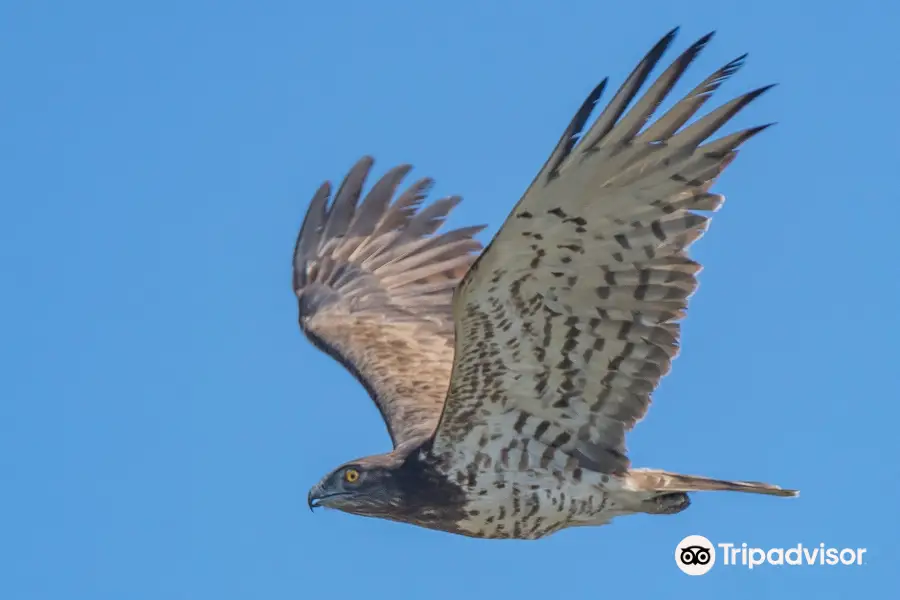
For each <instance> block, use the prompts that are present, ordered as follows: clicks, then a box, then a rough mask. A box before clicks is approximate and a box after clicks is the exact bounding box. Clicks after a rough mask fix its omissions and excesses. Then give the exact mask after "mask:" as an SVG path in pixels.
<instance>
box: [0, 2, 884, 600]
mask: <svg viewBox="0 0 900 600" xmlns="http://www.w3.org/2000/svg"><path fill="white" fill-rule="evenodd" d="M688 6H689V8H688ZM898 22H900V9H898V8H897V5H896V3H894V4H892V3H888V2H884V1H883V0H878V1H876V0H868V1H867V0H857V1H855V2H836V3H821V2H784V1H778V2H774V1H770V0H759V1H757V2H731V1H723V0H716V1H706V0H703V1H696V2H691V3H690V4H689V5H688V4H686V3H677V2H640V3H637V2H635V3H627V2H587V1H585V2H559V3H555V2H554V3H550V2H534V1H531V2H525V1H520V2H512V1H510V2H475V1H471V2H468V1H467V2H463V1H457V2H450V3H440V4H439V3H432V4H430V5H428V6H426V5H425V3H414V2H390V1H388V2H379V3H376V2H361V1H349V0H346V1H344V2H334V3H309V2H307V3H303V2H286V1H260V2H254V3H250V2H244V3H240V2H223V1H218V2H212V1H205V2H204V1H196V0H195V1H188V0H179V1H177V2H174V1H167V0H158V1H156V2H129V3H124V2H101V1H96V0H93V1H88V0H85V1H83V2H77V3H76V2H68V3H63V2H45V1H40V0H28V1H25V0H6V1H5V2H3V3H2V5H0V72H2V74H3V75H2V77H3V83H2V89H3V91H2V93H0V115H2V116H0V169H2V177H0V197H2V201H3V204H2V206H3V221H4V223H5V227H4V231H3V235H2V236H0V261H2V263H0V264H2V273H3V277H2V280H3V293H2V296H0V303H2V308H3V310H2V317H0V318H2V332H3V333H2V339H3V343H2V344H0V365H2V367H0V368H2V377H0V398H2V400H0V481H2V491H0V597H2V598H4V599H8V600H32V599H34V600H36V599H54V600H56V599H59V598H79V599H81V598H83V599H86V600H87V599H90V600H106V599H109V600H124V599H135V600H142V599H148V600H150V599H153V600H157V599H160V598H165V599H172V600H175V599H181V598H184V599H194V598H198V599H199V598H216V599H221V600H231V599H238V598H253V599H257V598H265V599H267V600H275V599H280V598H309V599H319V598H328V599H329V600H339V599H343V598H360V597H366V598H371V599H373V600H379V599H381V598H392V599H396V598H424V597H427V598H430V599H433V600H441V599H444V598H454V599H455V598H460V597H466V598H507V597H517V598H540V597H552V598H561V597H566V598H603V597H606V598H609V597H611V596H613V595H616V594H631V595H632V597H638V598H644V597H658V596H660V595H662V594H665V595H666V596H667V597H673V596H674V597H690V598H718V597H723V596H722V595H723V594H724V595H727V596H728V597H731V598H738V599H740V598H760V597H767V598H781V597H794V596H797V597H818V598H850V597H862V596H868V595H874V594H876V593H878V592H879V590H881V589H882V588H885V587H888V588H890V587H893V588H894V589H896V588H897V585H898V579H900V576H898V571H897V568H896V563H897V561H898V559H900V551H898V546H897V538H896V535H897V533H898V531H900V527H898V525H900V523H898V516H897V515H898V505H900V493H898V489H900V484H898V478H900V467H898V456H900V443H898V437H897V434H896V429H897V421H898V417H900V409H898V398H900V375H898V371H900V368H898V365H897V357H898V350H897V345H896V344H897V338H898V333H900V317H898V305H900V267H898V265H897V262H896V261H897V259H898V258H900V255H898V251H897V245H896V242H897V233H896V229H895V227H896V223H897V222H898V219H900V208H898V206H900V194H898V189H897V185H896V176H897V158H898V156H900V154H898V151H897V140H898V134H900V120H898V116H897V114H898V113H897V98H898V95H900V85H898V80H897V77H896V74H897V66H896V65H897V62H896V61H897V57H896V36H897V34H896V24H897V23H898ZM675 25H682V31H681V34H680V36H679V38H678V39H677V41H676V43H675V45H674V46H673V47H672V48H671V49H670V51H669V54H667V59H672V58H674V57H675V56H676V55H677V54H678V53H679V52H681V50H683V49H684V48H686V47H687V46H688V45H689V44H690V43H691V42H693V41H694V40H695V39H697V38H698V37H699V36H701V35H702V34H704V33H706V32H707V31H709V30H711V29H716V30H718V32H719V33H718V35H717V37H716V39H715V40H714V41H713V43H712V44H711V45H710V46H709V47H708V48H707V49H706V51H705V52H704V53H703V55H702V56H701V57H700V58H699V59H698V60H697V61H696V63H695V64H694V65H693V67H692V68H691V70H690V71H689V74H688V75H687V76H686V78H685V80H684V81H683V82H682V85H680V86H679V87H678V88H676V90H677V91H680V92H684V91H687V90H688V89H690V88H691V87H693V85H695V84H696V83H697V82H699V81H700V80H701V79H703V78H704V77H705V76H706V75H707V74H709V73H710V72H712V71H713V70H714V69H715V68H717V67H719V66H720V65H722V64H724V63H725V62H727V61H728V60H730V59H732V58H733V57H735V56H737V55H739V54H742V53H743V52H750V58H749V61H748V63H747V65H746V67H745V68H744V70H743V71H742V72H740V73H739V75H738V76H737V77H735V78H734V79H732V80H731V81H730V82H729V83H728V84H727V85H726V86H724V88H723V89H722V90H721V91H720V94H719V95H718V96H717V97H718V98H719V99H720V101H724V100H727V99H729V98H731V97H733V96H734V95H736V94H739V93H741V92H743V91H746V90H750V89H752V88H753V87H756V86H759V85H763V84H766V83H770V82H778V83H780V86H779V87H777V88H776V89H775V90H773V91H772V92H770V93H769V94H767V95H766V96H764V97H763V98H761V99H760V100H758V101H757V102H755V103H754V104H753V105H751V107H750V108H749V109H748V110H746V111H745V112H744V113H742V114H741V116H740V117H739V118H738V119H736V120H735V122H734V124H733V128H732V129H730V130H729V131H731V130H734V129H735V128H738V127H744V126H748V125H753V124H757V123H764V122H768V121H778V122H779V123H780V124H779V125H778V126H777V127H775V128H774V129H771V130H769V131H767V132H766V133H765V134H763V135H761V136H760V137H758V138H756V139H754V140H753V141H752V142H750V143H749V144H748V145H747V146H746V149H745V151H744V152H743V153H742V155H741V157H740V159H739V160H738V161H737V162H736V163H734V165H733V166H732V167H731V168H730V169H729V171H728V172H727V173H726V174H725V175H724V176H723V177H722V179H721V180H720V184H719V185H718V187H717V188H716V189H717V191H720V192H723V193H725V194H726V195H727V196H728V202H727V203H726V205H725V207H724V209H723V210H722V211H721V212H720V213H718V215H717V216H716V218H715V219H714V220H713V225H712V228H711V230H710V233H709V234H708V235H707V236H706V237H705V238H704V239H703V240H702V241H701V242H700V243H699V244H698V245H697V246H695V248H696V253H695V256H697V257H698V258H699V259H700V260H701V261H703V262H704V264H705V265H706V269H705V271H704V273H703V275H702V276H701V277H702V279H701V281H702V283H701V288H700V291H699V293H698V294H697V296H695V298H694V301H693V303H692V306H691V315H690V317H689V318H688V320H687V323H686V325H685V328H684V334H685V335H684V352H683V354H682V356H681V357H680V358H679V359H678V360H677V361H676V363H675V368H674V370H673V371H672V374H671V375H670V376H669V377H667V378H666V379H665V381H664V383H663V385H662V387H661V389H660V390H659V392H658V393H657V395H656V396H655V404H654V408H653V409H652V410H651V412H650V415H649V417H648V418H647V419H646V420H645V421H644V422H643V423H642V424H641V425H640V426H639V427H638V428H637V429H636V431H635V432H634V435H633V436H632V437H631V440H630V447H631V450H632V455H633V458H634V462H635V463H636V464H637V465H639V466H653V467H662V468H668V469H672V470H679V471H682V472H688V473H702V474H708V475H712V476H721V477H734V478H748V479H762V480H767V481H772V482H775V483H779V484H783V485H786V486H794V487H798V488H800V489H801V490H802V495H801V497H800V498H799V499H797V500H780V499H771V498H764V497H750V496H743V495H728V494H717V495H716V494H708V495H703V496H698V497H695V500H694V505H693V506H692V508H691V509H690V510H689V511H687V512H685V513H682V514H680V515H678V516H674V517H651V516H636V517H631V518H627V519H622V520H619V521H617V522H616V523H615V524H614V525H612V526H609V527H604V528H581V529H577V530H571V531H566V532H563V533H560V534H557V535H556V536H553V537H551V538H549V539H545V540H542V541H540V542H536V543H534V542H491V541H479V540H470V539H466V538H462V537H454V536H451V535H447V534H441V533H437V532H430V531H425V530H420V529H416V528H413V527H410V526H405V525H399V524H393V523H388V522H379V521H374V520H368V519H363V518H358V517H352V516H349V515H343V514H340V513H335V512H329V513H325V512H317V513H316V514H315V515H312V514H310V512H309V511H308V510H307V509H306V506H305V497H306V492H307V489H308V488H309V486H311V485H312V484H313V483H315V482H316V481H317V480H318V479H319V477H320V476H322V475H323V474H325V473H326V472H328V471H329V470H331V469H332V468H333V467H335V466H336V465H338V464H339V463H341V462H343V461H345V460H347V459H351V458H354V457H357V456H360V455H365V454H369V453H377V452H381V451H384V450H387V449H388V448H389V439H388V437H387V434H386V433H385V431H384V428H383V426H382V424H381V422H380V420H379V417H378V413H377V411H376V409H375V408H374V406H373V405H372V404H371V403H370V402H369V400H368V399H367V397H366V396H365V393H364V392H363V390H362V388H361V387H360V386H359V385H357V384H356V382H355V381H354V380H353V379H352V378H351V376H350V375H349V374H347V373H345V372H344V371H343V370H342V369H341V368H340V366H338V365H337V364H336V363H333V362H332V361H331V359H329V358H328V357H326V356H324V355H322V354H320V353H319V352H318V351H316V350H315V349H313V347H312V346H311V345H309V344H308V343H307V342H306V341H305V340H304V339H303V338H302V337H301V334H300V332H299V330H298V328H297V326H296V313H295V311H296V308H295V303H294V298H293V296H292V293H291V290H290V271H289V266H290V253H291V249H292V245H293V241H294V235H295V233H296V231H297V228H298V227H299V224H300V222H301V219H302V216H303V212H304V210H305V209H306V205H307V202H308V200H309V198H310V197H311V195H312V193H313V191H314V190H315V188H316V187H317V186H318V185H319V183H320V182H321V181H322V180H324V179H332V180H339V179H340V178H341V177H343V175H344V173H345V171H346V169H347V168H348V167H349V166H350V165H351V164H352V163H353V162H354V161H355V160H356V159H357V158H358V157H359V156H360V155H362V154H364V153H372V154H374V155H375V156H376V158H377V160H378V162H377V163H376V174H378V175H380V174H381V173H383V172H384V171H385V170H386V169H387V168H389V167H390V166H392V165H394V164H396V163H398V162H411V163H413V164H414V165H415V166H416V170H415V171H414V172H413V175H412V176H415V177H418V176H425V175H429V176H432V177H435V178H436V179H437V183H438V185H437V187H436V189H435V195H434V197H438V196H440V195H444V194H451V193H460V194H463V195H464V196H465V198H466V200H465V201H464V202H463V204H462V205H461V206H460V208H459V209H458V210H457V212H456V213H455V214H454V215H453V219H452V220H451V222H452V224H454V225H461V224H467V223H480V222H484V223H487V224H488V225H489V229H488V231H486V232H485V237H484V239H487V235H488V234H492V233H493V232H494V231H496V228H497V226H499V224H500V223H501V221H502V220H503V218H504V217H505V216H506V214H507V212H508V211H509V210H510V209H511V207H512V206H513V204H514V203H515V201H516V200H517V199H518V198H519V195H520V194H521V192H522V191H523V190H524V189H525V187H526V186H527V185H528V183H529V182H530V181H531V179H532V177H533V175H534V173H535V171H536V169H538V168H539V167H540V166H541V164H543V161H544V159H545V158H546V156H547V154H548V153H549V151H550V150H551V149H552V147H553V144H555V142H556V140H557V139H558V136H559V134H560V133H561V131H562V129H563V127H564V126H565V125H566V123H567V122H568V120H569V119H570V117H571V114H572V112H573V111H574V110H575V109H576V108H577V106H578V105H579V104H580V102H581V101H582V99H583V97H584V95H585V94H586V93H587V92H588V91H589V90H590V88H591V87H593V85H594V84H596V82H597V81H599V79H601V78H602V77H603V76H606V75H609V76H611V78H612V82H613V84H615V85H618V84H620V83H621V82H622V81H623V79H624V77H625V76H626V75H627V74H628V72H630V70H631V69H632V68H633V67H634V65H635V64H636V61H637V60H639V59H640V57H641V56H643V54H644V53H645V52H646V51H647V50H648V49H649V48H650V46H651V45H652V44H653V43H654V42H656V40H657V39H658V38H659V37H660V36H662V35H663V34H664V33H665V32H666V31H668V30H669V29H670V28H671V27H673V26H675ZM610 97H611V94H608V95H607V96H606V99H607V100H608V99H609V98H610ZM688 534H702V535H706V536H707V537H709V538H711V539H713V540H714V541H735V542H737V543H740V542H747V543H748V544H751V545H756V546H763V547H772V546H785V545H793V544H797V543H804V544H807V545H817V544H819V543H820V542H824V543H826V544H827V545H831V546H839V547H843V546H853V547H856V546H862V547H867V548H868V549H869V551H868V554H867V561H866V562H867V564H866V565H865V566H863V567H856V568H846V567H844V568H841V567H794V568H782V569H775V568H771V567H770V568H766V569H759V570H757V571H754V572H748V571H746V570H743V569H734V568H731V569H722V568H719V567H717V568H716V569H714V570H713V571H712V572H711V573H710V574H709V575H707V576H705V577H701V578H696V577H695V578H691V577H687V576H685V575H683V574H682V573H681V572H680V571H678V570H677V569H676V567H675V564H674V561H673V558H672V556H673V552H674V547H675V544H676V543H677V542H678V541H679V540H680V539H681V538H682V537H684V536H685V535H688Z"/></svg>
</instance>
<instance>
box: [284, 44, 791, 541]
mask: <svg viewBox="0 0 900 600" xmlns="http://www.w3.org/2000/svg"><path fill="white" fill-rule="evenodd" d="M676 31H677V30H673V31H671V32H669V33H668V34H667V35H665V36H664V37H663V38H662V39H661V40H660V41H659V42H657V44H656V45H655V46H654V47H653V48H652V49H651V50H650V52H648V53H647V55H646V56H645V57H644V58H643V59H642V60H641V61H640V62H639V63H638V65H637V67H635V69H634V70H633V71H632V72H631V74H630V75H629V76H628V77H627V78H626V80H625V82H624V83H623V84H622V85H621V86H620V87H619V89H618V91H616V93H615V94H614V95H613V97H612V99H611V100H610V102H609V103H608V104H607V105H606V107H604V108H603V109H602V110H601V111H600V114H599V115H598V116H597V117H596V119H595V120H594V122H593V123H592V124H591V125H590V126H589V127H588V121H589V119H590V116H591V114H592V113H593V112H594V110H595V109H596V106H597V104H598V102H599V99H600V96H601V95H602V93H603V91H604V89H605V88H606V85H607V80H606V79H604V80H603V82H602V83H601V84H600V85H598V86H597V87H596V88H594V89H593V91H592V92H591V93H590V94H589V95H588V97H587V99H586V100H585V101H584V103H583V104H582V105H581V107H580V108H579V109H578V111H577V112H576V114H575V116H574V118H573V119H572V120H571V122H570V124H569V126H568V127H567V128H566V129H565V131H564V132H563V134H562V136H561V138H560V140H559V142H558V143H557V145H556V147H555V148H554V150H553V152H552V153H551V154H550V156H549V158H548V159H547V161H546V162H545V164H544V166H543V167H542V168H541V170H540V172H539V173H538V175H537V176H536V177H535V178H534V180H533V181H532V182H531V184H530V186H529V187H528V188H527V190H526V192H525V194H524V195H523V196H522V198H521V199H520V200H519V202H518V203H517V204H516V206H515V207H514V209H513V211H512V213H511V214H510V215H509V217H508V218H507V220H506V222H505V223H504V224H503V226H502V227H501V228H500V230H499V231H498V232H497V234H496V235H495V236H494V238H493V240H491V242H490V244H489V245H488V246H487V248H485V249H484V250H483V251H482V252H481V254H480V255H479V256H478V257H477V259H476V258H475V252H477V251H479V250H481V246H480V244H479V243H478V242H477V241H475V240H474V239H473V235H474V234H475V233H477V232H478V231H480V230H481V227H468V228H461V229H457V230H453V231H449V232H447V233H443V234H437V233H436V231H437V229H438V228H439V227H440V226H441V224H442V223H443V221H444V219H445V218H446V216H447V214H448V213H449V212H450V210H451V209H452V208H453V207H454V206H456V204H457V203H458V202H459V201H460V198H459V197H455V196H454V197H449V198H444V199H441V200H438V201H436V202H434V203H432V204H431V205H430V206H427V207H424V208H423V207H421V202H422V200H423V199H424V196H425V193H426V191H427V189H428V187H429V186H430V184H431V181H430V180H428V179H423V180H421V181H419V182H417V183H415V184H413V185H412V186H411V187H410V188H409V189H408V190H407V191H406V192H404V193H403V194H401V195H399V196H398V197H397V199H396V200H395V201H394V202H393V203H390V198H391V197H392V196H393V194H394V192H395V190H396V188H397V186H398V184H399V182H400V180H401V179H402V178H403V176H405V175H406V174H407V172H408V171H409V167H408V166H406V165H403V166H399V167H396V168H394V169H392V170H391V171H389V172H388V173H387V174H385V175H384V176H383V177H382V179H381V180H379V181H378V182H377V183H376V184H375V185H374V186H373V187H372V190H371V191H370V192H369V193H368V195H366V197H365V199H364V200H363V201H362V202H361V203H360V201H359V200H360V197H361V196H362V186H363V183H364V180H365V178H366V175H367V174H368V172H369V169H370V168H371V166H372V160H371V159H370V158H364V159H362V160H361V161H360V162H359V163H357V165H356V166H354V167H353V168H352V169H351V170H350V172H349V174H348V175H347V177H346V178H345V180H344V183H343V184H342V185H341V187H340V189H339V190H338V192H337V193H336V195H335V199H334V202H333V203H332V205H331V206H330V207H329V206H328V199H329V195H330V188H329V186H328V184H325V185H323V186H322V187H321V188H320V189H319V191H318V192H317V194H316V195H315V196H314V198H313V200H312V202H311V204H310V208H309V211H308V212H307V215H306V219H305V220H304V223H303V226H302V228H301V232H300V236H299V238H298V241H297V250H296V252H295V256H294V288H295V291H296V293H297V296H298V299H299V306H300V325H301V327H302V329H303V331H304V332H306V334H307V336H309V338H310V339H311V340H312V341H313V342H314V343H315V344H316V345H317V346H318V347H320V348H322V349H323V350H325V351H326V352H328V353H329V354H331V355H332V356H333V357H335V358H336V359H337V360H339V361H341V363H342V364H344V366H345V367H346V368H347V369H348V370H350V371H351V372H352V373H353V374H354V375H355V376H356V377H357V379H359V380H360V381H361V382H362V384H363V385H364V386H365V387H366V389H367V390H368V391H369V394H370V395H371V396H372V398H373V399H374V401H375V403H376V404H377V405H378V407H379V409H380V410H381V412H382V415H383V416H384V420H385V422H386V423H387V427H388V430H389V432H390V434H391V438H392V440H393V442H394V446H395V448H394V450H393V451H392V452H390V453H387V454H384V455H378V456H374V457H367V458H363V459H359V460H357V461H353V462H352V463H347V464H345V465H343V466H341V467H339V468H338V469H336V470H334V471H333V472H332V473H331V474H329V475H328V476H327V477H326V478H324V479H323V480H322V481H321V482H320V483H319V484H317V485H316V486H315V487H314V488H313V489H312V490H311V491H310V494H309V504H310V507H314V506H329V507H331V508H336V509H339V510H343V511H346V512H349V513H354V514H359V515H365V516H371V517H377V518H387V519H392V520H398V521H403V522H407V523H412V524H415V525H419V526H422V527H428V528H433V529H440V530H443V531H447V532H452V533H458V534H462V535H467V536H472V537H485V538H518V539H537V538H540V537H544V536H546V535H550V534H552V533H553V532H556V531H559V530H561V529H564V528H567V527H571V526H577V525H603V524H605V523H608V522H609V521H611V520H612V519H613V518H615V517H618V516H621V515H628V514H634V513H645V514H675V513H678V512H681V511H683V510H685V509H686V508H687V507H688V506H689V504H690V500H689V498H688V496H687V493H688V492H695V491H716V490H719V491H736V492H747V493H754V494H764V495H771V496H795V495H797V492H795V491H793V490H784V489H782V488H780V487H778V486H774V485H770V484H766V483H757V482H749V481H729V480H724V479H714V478H709V477H701V476H694V475H681V474H677V473H670V472H666V471H661V470H650V469H635V468H632V466H631V461H630V459H629V458H628V453H627V449H626V444H625V437H626V434H627V433H628V432H629V431H630V430H631V429H632V428H633V427H634V426H635V424H636V423H637V422H638V421H640V420H641V419H642V418H643V417H644V415H645V414H646V413H647V410H648V409H649V406H650V401H651V395H652V394H653V392H654V391H655V390H656V388H657V387H658V385H659V383H660V381H661V380H662V378H663V377H664V376H665V375H666V374H667V373H668V372H669V370H670V368H671V365H672V361H673V360H674V359H675V357H676V356H677V355H678V353H679V351H680V337H681V331H680V322H681V320H682V319H683V317H684V315H685V313H686V311H687V307H688V300H689V298H690V297H691V295H692V294H693V293H694V291H695V290H696V289H697V285H698V282H697V274H698V273H699V271H700V269H701V265H700V264H699V263H697V262H696V261H694V260H693V259H691V258H690V257H689V248H690V247H691V245H692V244H693V243H694V242H695V241H696V240H697V239H699V238H700V237H701V236H702V235H703V233H704V232H705V230H706V228H707V226H708V222H709V217H708V216H706V215H704V214H702V213H705V212H712V211H715V210H718V209H719V208H720V207H721V205H722V204H723V202H724V197H723V196H722V195H720V194H714V193H710V191H709V190H710V188H711V186H712V185H713V184H714V183H715V181H716V180H717V178H718V177H719V175H721V173H722V172H723V171H724V169H725V168H726V167H727V166H728V165H729V164H730V163H731V162H732V161H733V160H734V159H735V157H736V156H737V151H738V148H739V147H740V146H741V145H742V144H743V143H744V142H746V141H747V140H749V139H750V138H751V137H753V136H755V135H756V134H758V133H760V132H761V131H763V130H764V129H765V128H766V127H768V125H760V126H755V127H750V128H747V129H744V130H742V131H738V132H735V133H731V134H728V135H725V136H723V137H720V138H718V139H710V138H711V136H713V135H714V134H715V133H716V132H717V131H718V130H719V129H720V128H721V127H722V126H724V125H725V124H727V123H728V122H729V121H730V120H731V119H732V118H733V117H734V116H735V115H736V114H737V113H738V112H739V111H741V110H742V109H743V108H744V107H746V106H747V105H748V104H750V103H751V102H752V101H753V100H754V99H756V98H758V97H759V96H760V95H761V94H762V93H764V92H765V91H766V90H768V89H769V88H770V87H771V86H766V87H762V88H759V89H757V90H753V91H751V92H749V93H746V94H743V95H741V96H738V97H737V98H735V99H733V100H731V101H729V102H726V103H724V104H722V105H721V106H719V107H718V108H716V109H715V110H713V111H712V112H710V113H708V114H707V115H705V116H703V117H701V118H699V119H697V120H696V121H694V122H693V123H691V124H688V123H689V121H691V119H692V118H693V117H695V115H696V114H697V113H698V111H699V110H700V109H701V108H702V107H703V105H704V104H705V103H706V102H707V101H708V100H709V99H710V98H711V97H712V95H713V93H714V92H715V91H716V90H717V89H718V88H719V86H721V84H722V83H723V82H724V81H726V80H727V79H728V78H729V77H730V76H732V75H734V74H735V73H736V72H737V71H738V69H740V67H741V66H742V65H743V63H744V59H745V58H746V55H743V56H740V57H738V58H736V59H734V60H732V61H730V62H728V63H726V64H725V65H724V66H723V67H721V68H720V69H718V70H716V71H715V72H714V73H712V74H711V75H710V76H709V77H707V78H706V79H705V80H703V81H702V82H701V83H700V84H699V85H697V86H696V87H694V88H693V89H692V90H691V91H690V92H688V93H687V94H686V95H685V96H684V97H682V98H681V99H680V100H679V101H677V102H676V103H675V104H674V105H673V106H672V107H671V108H670V109H669V110H668V111H666V112H665V114H663V115H662V116H661V117H658V118H657V119H656V120H655V121H652V119H653V116H654V114H655V112H656V111H657V110H658V109H659V107H660V105H661V104H662V103H663V101H664V100H665V99H666V97H667V96H668V95H669V94H670V92H671V91H672V90H673V89H674V87H675V86H676V84H677V83H678V82H679V80H680V79H681V77H682V75H684V73H685V71H686V70H687V68H688V66H689V65H690V64H691V63H692V62H693V61H694V59H695V58H696V57H697V55H698V54H699V53H700V52H701V51H702V50H703V49H704V48H705V47H706V46H707V45H708V43H709V42H710V40H711V39H712V37H713V34H712V33H710V34H708V35H705V36H703V37H702V38H700V39H699V40H698V41H697V42H696V43H694V44H693V45H691V46H690V47H689V48H688V49H687V50H685V51H684V52H683V53H682V54H681V55H680V56H678V57H677V58H676V59H675V60H674V62H673V63H672V64H671V65H670V66H668V68H666V69H665V70H664V71H663V72H662V73H661V74H660V75H659V76H658V77H657V78H656V80H655V81H654V82H653V83H652V84H650V86H649V87H648V88H647V89H646V91H644V93H643V95H639V94H640V91H641V89H642V88H643V87H644V84H645V83H646V82H647V81H648V80H649V78H650V74H651V72H652V71H653V70H654V68H655V67H656V65H657V63H658V62H659V61H660V59H661V58H662V55H663V54H664V53H665V51H666V50H667V49H668V47H669V45H670V44H671V43H672V41H673V39H674V37H675V34H676ZM585 128H587V129H585Z"/></svg>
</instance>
